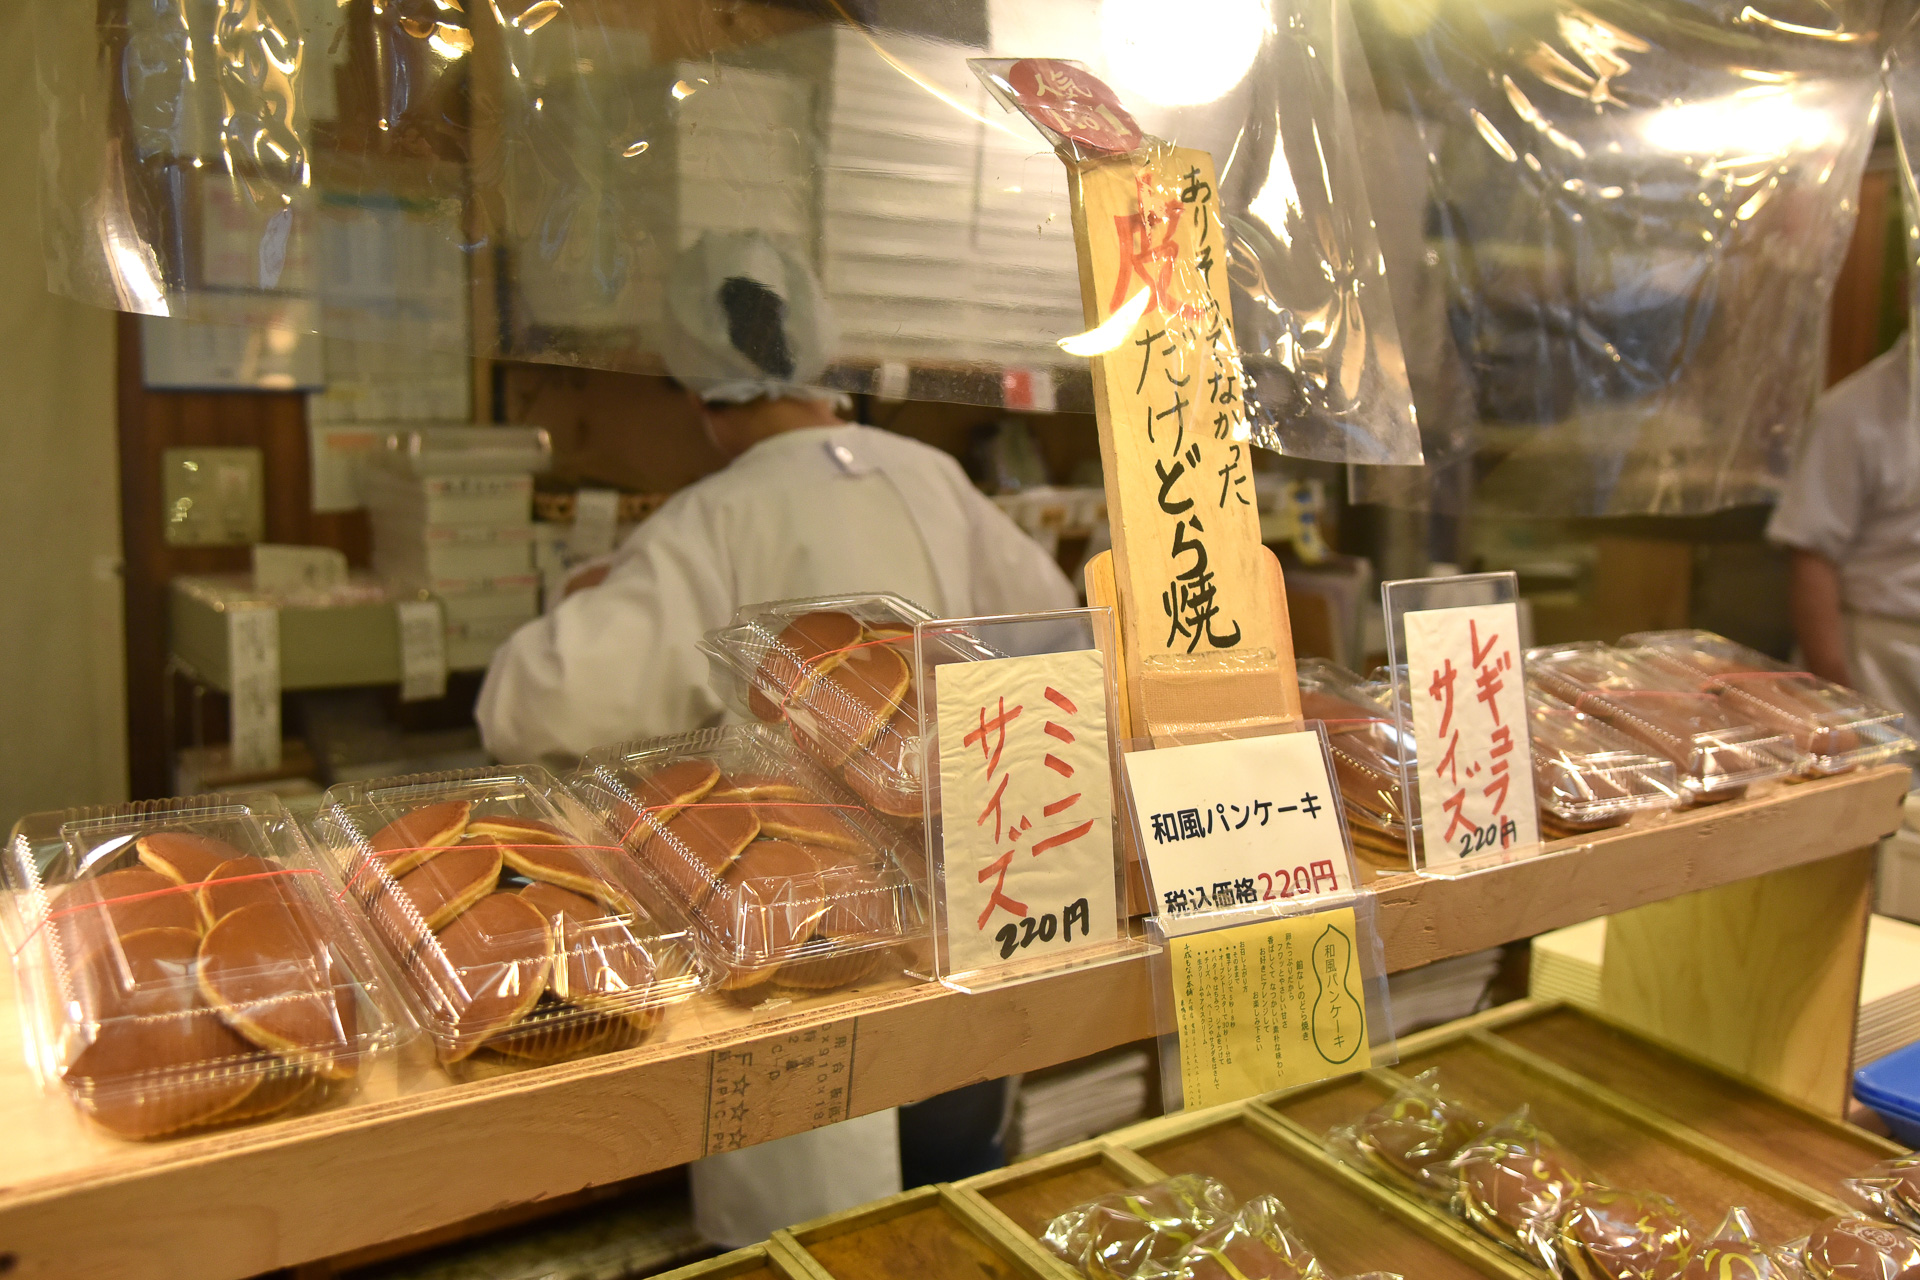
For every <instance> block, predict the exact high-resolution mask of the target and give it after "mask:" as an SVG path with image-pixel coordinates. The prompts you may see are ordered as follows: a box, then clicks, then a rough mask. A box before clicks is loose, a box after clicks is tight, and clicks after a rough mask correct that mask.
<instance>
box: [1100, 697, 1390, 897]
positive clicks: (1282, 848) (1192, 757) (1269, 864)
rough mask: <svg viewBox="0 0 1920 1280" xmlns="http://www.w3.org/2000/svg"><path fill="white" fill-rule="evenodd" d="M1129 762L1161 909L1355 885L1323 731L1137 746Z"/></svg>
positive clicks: (1302, 894)
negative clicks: (1153, 747)
mask: <svg viewBox="0 0 1920 1280" xmlns="http://www.w3.org/2000/svg"><path fill="white" fill-rule="evenodd" d="M1126 763H1127V783H1128V785H1129V786H1130V787H1131V788H1132V789H1133V807H1134V817H1135V821H1136V822H1138V823H1139V833H1138V835H1139V845H1140V850H1141V853H1142V854H1143V855H1144V856H1145V858H1146V862H1147V873H1148V876H1149V877H1150V879H1151V880H1152V883H1153V891H1154V897H1155V906H1156V908H1157V909H1158V913H1159V914H1160V915H1161V916H1162V917H1168V918H1177V917H1181V916H1192V915H1198V914H1201V913H1204V912H1208V911H1219V910H1226V909H1230V908H1235V907H1244V906H1250V905H1254V904H1257V903H1262V902H1277V901H1283V900H1288V899H1293V898H1302V897H1311V896H1313V895H1315V894H1323V893H1344V892H1346V891H1348V890H1350V889H1352V888H1353V887H1354V875H1353V855H1352V853H1351V851H1350V850H1349V848H1348V845H1347V834H1346V827H1345V824H1344V822H1343V821H1342V819H1341V815H1340V793H1339V791H1338V790H1337V789H1336V788H1335V787H1334V786H1333V783H1332V781H1331V780H1330V776H1329V773H1328V769H1327V754H1326V746H1325V738H1324V737H1323V736H1322V733H1321V731H1318V730H1316V731H1314V732H1309V733H1279V734H1270V735H1267V736H1265V737H1259V738H1238V739H1234V740H1232V741H1229V742H1202V743H1195V744H1193V745H1190V746H1184V747H1163V748H1161V749H1159V750H1157V751H1135V752H1131V753H1129V754H1128V756H1127V762H1126Z"/></svg>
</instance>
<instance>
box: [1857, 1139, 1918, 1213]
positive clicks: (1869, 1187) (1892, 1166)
mask: <svg viewBox="0 0 1920 1280" xmlns="http://www.w3.org/2000/svg"><path fill="white" fill-rule="evenodd" d="M1845 1185H1846V1188H1847V1191H1848V1193H1849V1194H1851V1195H1852V1196H1853V1197H1854V1198H1855V1199H1856V1200H1858V1201H1859V1202H1860V1203H1861V1204H1862V1205H1864V1206H1865V1207H1866V1208H1868V1209H1871V1210H1873V1212H1874V1213H1876V1214H1878V1215H1879V1216H1880V1217H1882V1218H1885V1219H1886V1220H1887V1221H1888V1222H1892V1223H1897V1224H1898V1225H1900V1226H1903V1227H1905V1228H1907V1229H1908V1230H1909V1231H1920V1155H1904V1156H1901V1157H1900V1158H1899V1159H1897V1160H1883V1161H1882V1162H1880V1163H1879V1164H1877V1165H1875V1166H1874V1167H1873V1168H1871V1169H1869V1170H1868V1171H1867V1172H1865V1173H1863V1174H1861V1175H1860V1176H1859V1177H1857V1178H1848V1179H1847V1181H1846V1184H1845Z"/></svg>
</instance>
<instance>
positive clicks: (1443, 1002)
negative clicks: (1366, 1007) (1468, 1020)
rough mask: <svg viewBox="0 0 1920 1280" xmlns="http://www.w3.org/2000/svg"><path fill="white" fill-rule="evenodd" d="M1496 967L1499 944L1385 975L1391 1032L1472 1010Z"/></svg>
mask: <svg viewBox="0 0 1920 1280" xmlns="http://www.w3.org/2000/svg"><path fill="white" fill-rule="evenodd" d="M1499 971H1500V948H1498V947H1493V948H1491V949H1489V950H1486V951H1474V952H1470V953H1468V954H1467V955H1464V956H1454V957H1453V958H1452V959H1449V960H1439V961H1436V962H1434V963H1433V964H1428V965H1422V966H1421V967H1419V968H1418V969H1408V970H1406V971H1405V972H1402V973H1396V974H1391V975H1389V976H1388V978H1387V994H1388V1000H1389V1002H1390V1003H1391V1005H1392V1007H1393V1029H1394V1032H1395V1033H1396V1034H1398V1035H1405V1034H1407V1033H1409V1032H1413V1031H1418V1030H1420V1029H1421V1028H1422V1027H1434V1026H1438V1025H1440V1024H1441V1023H1443V1022H1452V1021H1454V1020H1455V1019H1457V1018H1464V1017H1466V1016H1467V1015H1468V1014H1470V1013H1473V1012H1474V1011H1475V1010H1477V1009H1478V1008H1479V1007H1480V1002H1481V1001H1482V1000H1483V999H1484V998H1485V997H1486V994H1487V988H1488V986H1490V985H1491V984H1492V982H1493V979H1494V975H1495V974H1497V973H1498V972H1499Z"/></svg>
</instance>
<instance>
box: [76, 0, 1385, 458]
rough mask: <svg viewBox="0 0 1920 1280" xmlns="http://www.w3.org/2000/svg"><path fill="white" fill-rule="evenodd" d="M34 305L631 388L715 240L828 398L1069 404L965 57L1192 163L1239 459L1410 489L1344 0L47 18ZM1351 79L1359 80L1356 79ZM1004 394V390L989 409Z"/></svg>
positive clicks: (263, 1) (1084, 399) (1040, 285)
mask: <svg viewBox="0 0 1920 1280" xmlns="http://www.w3.org/2000/svg"><path fill="white" fill-rule="evenodd" d="M38 19H39V24H38V25H39V36H40V41H41V43H40V48H39V68H40V75H41V79H42V87H43V90H44V95H43V96H44V98H45V101H46V126H45V127H46V137H45V146H44V148H43V155H44V157H45V167H44V172H43V174H42V183H43V190H44V191H45V193H46V198H47V208H48V218H47V226H48V252H49V259H50V261H49V275H50V280H51V282H52V284H53V285H54V287H55V288H57V289H59V290H61V291H63V292H66V293H68V294H71V295H73V296H75V297H79V298H82V299H86V300H90V301H94V302H98V303H102V304H105V305H110V306H115V307H119V308H122V309H125V310H130V311H138V312H141V313H144V314H150V315H169V316H175V317H187V318H194V319H199V320H204V321H213V322H222V321H227V322H238V321H245V320H246V319H247V318H248V317H250V316H253V315H254V314H256V313H257V312H258V310H259V309H260V308H261V307H262V306H263V305H270V306H272V307H273V308H275V309H277V312H278V314H279V315H280V316H281V318H282V320H283V321H284V322H285V323H288V324H291V325H294V326H296V327H302V328H306V329H311V330H315V331H320V332H325V333H328V334H337V335H343V336H349V337H354V338H360V339H373V340H375V341H378V342H381V343H385V344H387V345H388V346H389V347H390V348H391V349H394V350H406V349H423V350H424V349H431V350H456V351H458V352H460V353H462V354H465V353H467V352H468V351H471V352H474V353H477V354H480V355H486V356H499V357H504V358H510V359H517V360H534V361H550V362H560V363H568V364H577V365H582V366H588V367H598V368H606V369H618V370H629V371H637V372H658V371H660V369H661V364H660V361H659V354H658V353H659V351H660V350H661V327H662V324H663V312H662V306H661V299H662V291H663V290H662V281H663V279H664V278H665V276H666V273H667V272H668V271H669V269H670V268H671V266H672V265H673V262H674V261H675V258H676V256H677V255H678V254H680V253H682V252H684V251H686V250H687V249H688V248H689V247H690V246H691V245H692V244H693V243H694V242H695V241H696V240H697V239H698V238H699V237H700V236H701V235H702V234H703V233H705V232H708V231H738V230H751V231H754V232H756V233H759V234H761V235H764V236H766V237H767V238H768V239H770V240H772V241H773V242H775V243H776V244H777V245H779V246H781V247H783V248H787V249H789V250H793V251H796V252H798V253H800V254H802V256H804V257H805V258H806V260H807V261H808V262H809V263H810V264H811V266H812V267H813V269H814V270H815V271H816V272H817V274H818V275H819V277H820V280H821V283H822V286H823V290H824V293H825V296H826V299H827V301H828V303H829V304H830V307H831V310H832V313H833V316H834V319H835V321H836V322H837V323H836V329H837V333H838V338H837V342H836V345H835V349H834V351H833V358H832V361H831V364H830V367H829V370H828V373H827V375H826V376H827V378H828V380H829V381H830V383H831V384H832V385H833V386H835V387H837V388H840V389H844V390H850V391H869V390H873V389H875V387H876V386H877V385H879V383H880V381H881V380H882V378H883V376H884V377H885V378H886V381H888V383H889V384H890V385H892V386H895V387H898V386H899V385H900V384H899V379H900V378H901V377H902V376H904V377H905V379H906V390H907V392H908V394H910V395H912V396H914V397H916V398H933V399H949V400H960V401H971V402H975V403H982V404H1001V403H1014V404H1017V405H1019V407H1038V408H1045V407H1048V402H1049V401H1050V402H1052V403H1055V404H1058V405H1059V406H1060V407H1061V408H1081V409H1087V408H1090V407H1091V404H1090V383H1089V381H1088V379H1087V376H1086V367H1085V364H1084V362H1083V361H1082V360H1080V359H1078V358H1076V357H1073V356H1071V355H1069V354H1067V353H1066V352H1064V351H1062V350H1061V349H1060V348H1059V346H1058V345H1057V344H1058V342H1059V340H1060V339H1062V338H1066V337H1071V336H1072V335H1074V334H1076V333H1079V332H1080V331H1081V330H1082V329H1083V328H1084V327H1085V321H1084V313H1083V311H1082V307H1081V301H1080V284H1079V274H1078V267H1077V258H1076V254H1075V250H1074V243H1073V230H1072V224H1073V218H1072V211H1071V209H1070V208H1069V207H1068V203H1067V192H1066V183H1065V178H1064V175H1063V173H1062V172H1061V168H1060V165H1059V162H1058V161H1057V160H1056V159H1055V158H1054V157H1053V155H1052V154H1051V152H1049V151H1048V150H1047V149H1046V147H1045V145H1044V144H1043V143H1042V142H1041V141H1040V140H1039V139H1038V138H1037V137H1036V136H1035V135H1034V134H1033V133H1032V131H1031V130H1030V129H1027V128H1026V127H1025V126H1024V125H1022V124H1021V123H1020V122H1019V121H1017V120H1015V119H1013V118H1012V117H1010V116H1008V115H1007V114H1006V113H1005V112H1004V111H1003V110H1002V109H1001V108H1000V107H999V106H998V105H997V104H995V103H994V102H993V101H992V100H991V99H990V98H989V97H988V96H987V95H986V93H985V91H984V90H983V89H982V87H981V86H980V84H979V83H978V81H977V80H976V79H975V78H974V76H973V75H972V74H971V73H970V72H969V70H968V68H967V60H968V59H969V58H972V57H980V56H987V55H1007V56H1050V57H1059V58H1068V59H1075V60H1078V61H1080V62H1083V63H1085V64H1086V65H1088V66H1089V67H1091V68H1092V69H1093V70H1094V71H1095V72H1096V73H1097V74H1099V75H1101V76H1103V77H1105V78H1107V79H1108V80H1109V81H1110V82H1111V83H1112V84H1113V85H1114V86H1115V87H1116V88H1117V90H1118V91H1119V92H1120V94H1121V95H1122V96H1123V98H1124V99H1125V100H1126V102H1127V104H1128V105H1129V107H1130V108H1132V109H1133V110H1134V112H1135V114H1136V115H1137V116H1138V117H1139V119H1140V121H1141V123H1142V125H1143V126H1144V127H1145V128H1147V129H1148V130H1149V131H1150V132H1152V133H1155V134H1157V135H1159V136H1161V137H1165V138H1168V139H1171V140H1174V141H1177V142H1179V143H1181V144H1183V145H1188V146H1199V147H1204V148H1206V149H1208V150H1210V151H1211V152H1212V153H1213V155H1214V157H1215V162H1216V165H1217V168H1218V171H1219V176H1220V185H1221V187H1222V192H1221V196H1222V200H1223V204H1224V207H1225V209H1226V212H1227V213H1228V215H1229V225H1230V227H1231V229H1232V231H1233V233H1234V234H1233V238H1232V250H1231V256H1230V262H1229V266H1230V270H1231V275H1232V279H1233V281H1234V282H1235V293H1234V299H1233V306H1234V311H1235V314H1236V317H1237V319H1238V322H1239V329H1240V348H1241V350H1242V352H1243V353H1244V355H1245V358H1246V361H1247V367H1248V372H1249V375H1250V377H1251V378H1252V379H1253V381H1254V387H1255V395H1254V397H1253V399H1254V402H1255V403H1256V404H1257V406H1258V412H1257V414H1256V415H1255V418H1254V428H1255V431H1256V439H1258V440H1260V441H1261V442H1263V443H1266V444H1269V445H1271V446H1273V447H1277V448H1280V449H1283V450H1284V451H1286V452H1289V453H1294V454H1298V455H1303V456H1309V457H1316V458H1324V459H1329V460H1333V461H1356V462H1399V463H1415V462H1418V461H1419V458H1420V453H1419V437H1418V432H1417V429H1416V427H1415V424H1414V419H1413V410H1412V402H1411V398H1410V396H1409V393H1408V389H1407V382H1406V376H1405V372H1404V369H1403V366H1402V363H1401V355H1400V344H1399V338H1398V335H1397V332H1396V327H1395V321H1394V315H1393V309H1392V306H1391V303H1390V299H1389V298H1388V295H1387V288H1386V282H1385V277H1384V274H1383V273H1384V262H1383V260H1382V257H1381V253H1380V248H1379V245H1378V243H1377V240H1376V237H1375V233H1374V228H1373V220H1372V217H1371V214H1370V212H1369V209H1368V192H1367V190H1366V188H1365V185H1364V182H1363V180H1362V178H1361V169H1360V159H1359V156H1358V154H1357V143H1356V138H1355V132H1354V125H1353V121H1352V119H1351V118H1350V115H1349V109H1348V92H1349V88H1348V84H1347V72H1348V70H1349V69H1350V68H1351V67H1353V66H1357V65H1359V64H1358V60H1357V51H1356V49H1355V48H1354V38H1353V36H1352V32H1351V28H1350V26H1348V27H1344V28H1343V23H1344V22H1345V18H1344V12H1343V10H1342V8H1341V7H1340V4H1339V3H1338V0H1190V3H1188V4H1186V5H1184V6H1182V7H1181V9H1180V10H1179V12H1178V13H1174V12H1171V11H1169V10H1167V9H1166V8H1165V7H1164V6H1162V5H1159V4H1153V3H1148V2H1147V0H1049V2H1048V3H1046V4H1032V3H1023V2H1022V0H924V2H923V3H918V4H913V3H908V4H889V5H886V6H880V5H878V4H875V3H871V2H870V0H785V2H782V3H758V4H752V3H747V4H743V3H738V2H737V0H127V2H126V3H125V4H124V5H111V4H110V5H104V6H92V5H75V4H71V3H67V2H66V0H40V10H39V14H38ZM1362 74H1364V69H1362ZM1016 392H1017V394H1016Z"/></svg>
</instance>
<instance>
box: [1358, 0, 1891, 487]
mask: <svg viewBox="0 0 1920 1280" xmlns="http://www.w3.org/2000/svg"><path fill="white" fill-rule="evenodd" d="M1355 16H1356V20H1357V23H1358V25H1359V26H1360V28H1361V32H1362V38H1363V40H1364V42H1365V46H1366V50H1367V54H1368V59H1369V63H1370V65H1371V68H1372V72H1373V80H1374V84H1375V87H1376V88H1377V91H1378V94H1379V101H1380V104H1381V106H1382V108H1383V111H1382V113H1381V118H1380V119H1379V120H1378V121H1376V122H1371V123H1370V124H1369V125H1368V126H1367V127H1368V128H1370V129H1372V130H1374V131H1376V132H1377V134H1378V136H1380V137H1381V138H1382V139H1383V142H1382V144H1381V145H1380V146H1379V147H1377V148H1375V149H1374V151H1373V155H1374V157H1375V163H1374V169H1373V171H1372V172H1371V173H1370V174H1369V178H1370V182H1371V186H1372V189H1373V191H1374V193H1375V195H1376V197H1377V199H1376V204H1378V205H1380V206H1382V211H1381V215H1380V216H1381V219H1382V222H1383V224H1388V223H1391V224H1395V225H1401V226H1411V225H1415V224H1416V223H1417V225H1419V226H1420V228H1421V236H1420V240H1421V242H1422V244H1421V248H1422V250H1423V252H1424V255H1425V259H1426V263H1427V264H1428V266H1429V268H1430V270H1431V272H1432V276H1431V278H1430V279H1429V280H1427V281H1425V282H1424V287H1420V286H1418V285H1410V283H1409V282H1407V281H1400V282H1398V283H1400V284H1401V285H1403V286H1407V287H1402V288H1400V289H1397V290H1396V296H1397V298H1398V300H1399V301H1400V302H1401V304H1402V306H1401V316H1400V320H1401V327H1402V330H1403V332H1405V333H1406V334H1407V335H1408V351H1407V363H1408V367H1409V370H1410V372H1411V374H1412V376H1413V381H1414V385H1415V388H1416V391H1417V392H1418V393H1419V398H1420V401H1421V411H1422V427H1423V429H1424V430H1425V431H1426V433H1427V460H1428V464H1429V466H1430V467H1431V468H1434V469H1435V471H1436V473H1438V474H1458V473H1459V472H1460V470H1461V469H1462V465H1463V464H1470V465H1471V468H1472V475H1471V481H1472V483H1473V485H1474V492H1475V495H1476V501H1477V509H1478V510H1482V511H1489V512H1496V513H1498V512H1508V513H1516V514H1541V515H1557V516H1565V515H1618V514H1640V513H1668V514H1679V513H1693V512H1703V511H1709V510H1714V509H1717V508H1720V507H1725V506H1729V505H1733V504H1736V503H1744V502H1757V501H1766V500H1769V499H1770V498H1771V497H1772V495H1773V493H1774V492H1775V491H1776V489H1777V486H1778V481H1779V478H1780V477H1781V476H1782V475H1783V474H1784V471H1785V469H1786V466H1787V465H1788V463H1789V462H1790V460H1791V458H1792V456H1793V452H1794V448H1795V445H1796V443H1797V440H1798V437H1799V435H1800V433H1801V431H1802V429H1803V428H1804V426H1805V424H1806V422H1807V420H1808V414H1809V411H1810V408H1811V405H1812V402H1813V399H1814V396H1815V395H1816V394H1817V392H1818V391H1819V390H1820V388H1821V386H1822V382H1823V379H1822V375H1823V373H1824V370H1825V364H1826V342H1825V336H1826V325H1825V316H1826V308H1827V305H1828V299H1829V297H1830V294H1831V292H1832V289H1833V284H1834V280H1835V277H1836V274H1837V272H1838V270H1839V264H1840V261H1841V258H1842V256H1843V254H1844V252H1845V248H1846V245H1847V242H1848V239H1849V237H1850V235H1851V233H1852V228H1853V222H1854V214H1855V203H1856V198H1857V192H1858V190H1859V182H1860V175H1861V170H1862V167H1863V165H1864V163H1865V160H1866V155H1867V152H1868V149H1869V146H1870V144H1871V141H1872V137H1873V131H1874V124H1875V120H1876V116H1877V111H1878V106H1879V99H1880V93H1881V89H1880V79H1879V74H1878V69H1879V49H1878V42H1879V40H1880V37H1881V26H1880V22H1881V17H1882V15H1881V6H1880V5H1879V4H1878V3H1848V2H1847V0H1832V2H1831V3H1821V2H1820V0H1759V2H1758V3H1745V4H1740V5H1726V4H1720V3H1707V2H1705V0H1634V2H1632V3H1627V2H1625V0H1586V2H1585V3H1574V2H1573V0H1356V13H1355ZM1363 114H1364V113H1363ZM1396 198H1397V199H1398V200H1399V201H1400V207H1397V208H1392V209H1391V210H1389V206H1391V205H1392V204H1393V203H1394V201H1395V200H1396ZM1388 239H1389V242H1390V243H1391V237H1388ZM1397 267H1398V263H1397V262H1395V261H1394V260H1393V259H1392V257H1391V256H1390V269H1396V270H1397ZM1463 414H1464V415H1465V422H1464V424H1463V423H1462V421H1461V420H1460V419H1461V416H1462V415H1463ZM1395 479H1396V477H1395V476H1394V475H1393V474H1392V473H1390V472H1389V473H1375V472H1369V471H1365V470H1362V471H1359V472H1356V473H1355V496H1356V497H1357V498H1359V499H1361V500H1369V499H1378V498H1383V497H1395V496H1400V495H1398V494H1395V493H1394V492H1393V491H1392V488H1391V485H1392V482H1393V481H1394V480H1395Z"/></svg>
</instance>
